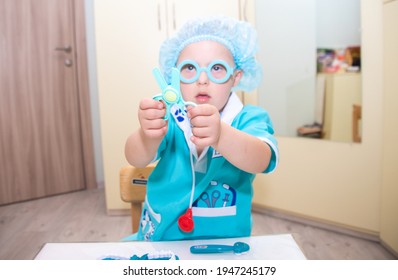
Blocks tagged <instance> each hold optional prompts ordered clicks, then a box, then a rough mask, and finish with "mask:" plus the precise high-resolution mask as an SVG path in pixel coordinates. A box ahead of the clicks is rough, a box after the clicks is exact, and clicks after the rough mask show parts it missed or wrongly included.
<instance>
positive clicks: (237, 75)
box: [233, 70, 243, 87]
mask: <svg viewBox="0 0 398 280" xmlns="http://www.w3.org/2000/svg"><path fill="white" fill-rule="evenodd" d="M242 76H243V71H242V70H236V72H235V74H234V84H233V87H236V86H237V85H238V84H239V82H240V79H241V78H242Z"/></svg>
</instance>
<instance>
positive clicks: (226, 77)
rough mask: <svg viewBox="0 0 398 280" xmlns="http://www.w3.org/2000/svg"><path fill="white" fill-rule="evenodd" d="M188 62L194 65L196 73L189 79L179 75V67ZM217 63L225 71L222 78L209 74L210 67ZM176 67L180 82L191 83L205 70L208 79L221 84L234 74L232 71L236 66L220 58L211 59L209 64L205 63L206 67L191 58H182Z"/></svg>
mask: <svg viewBox="0 0 398 280" xmlns="http://www.w3.org/2000/svg"><path fill="white" fill-rule="evenodd" d="M189 64H190V65H192V66H193V67H195V69H196V75H195V76H194V77H193V78H191V79H186V78H184V77H183V76H182V75H181V69H182V68H183V67H184V66H186V65H189ZM217 64H220V65H221V66H223V67H224V68H225V69H226V71H227V73H226V75H225V77H224V78H222V79H216V78H214V77H213V75H212V74H211V69H212V68H213V66H214V65H217ZM177 69H178V72H179V73H180V80H181V82H183V83H186V84H191V83H193V82H195V81H197V80H198V79H199V76H200V74H201V73H202V72H206V74H207V77H208V78H209V79H210V81H212V82H214V83H216V84H223V83H225V82H226V81H228V79H229V78H230V77H231V76H232V75H233V74H234V71H235V70H236V69H237V68H236V67H231V66H229V64H228V63H227V62H226V61H224V60H221V59H217V60H213V61H212V62H211V63H210V64H209V65H207V67H200V66H199V64H198V63H197V62H196V61H194V60H191V59H186V60H183V61H182V62H181V63H180V64H178V66H177Z"/></svg>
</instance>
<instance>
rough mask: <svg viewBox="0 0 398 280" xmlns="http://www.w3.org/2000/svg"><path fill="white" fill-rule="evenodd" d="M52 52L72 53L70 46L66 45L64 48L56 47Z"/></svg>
mask: <svg viewBox="0 0 398 280" xmlns="http://www.w3.org/2000/svg"><path fill="white" fill-rule="evenodd" d="M54 50H55V51H60V52H66V53H70V52H72V46H70V45H66V46H64V47H56V48H55V49H54Z"/></svg>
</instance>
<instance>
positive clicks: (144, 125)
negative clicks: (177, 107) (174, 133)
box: [138, 99, 167, 138]
mask: <svg viewBox="0 0 398 280" xmlns="http://www.w3.org/2000/svg"><path fill="white" fill-rule="evenodd" d="M165 114H166V107H165V104H164V103H163V102H160V101H157V100H153V99H143V100H141V102H140V107H139V110H138V119H139V121H140V125H141V129H142V132H143V133H144V134H145V136H146V137H149V138H161V137H163V136H164V135H166V133H167V121H166V120H164V119H163V118H164V116H165Z"/></svg>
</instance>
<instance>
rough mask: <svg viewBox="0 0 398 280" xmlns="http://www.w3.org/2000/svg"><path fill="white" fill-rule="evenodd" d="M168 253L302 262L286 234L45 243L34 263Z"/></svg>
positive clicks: (191, 257)
mask: <svg viewBox="0 0 398 280" xmlns="http://www.w3.org/2000/svg"><path fill="white" fill-rule="evenodd" d="M237 241H242V242H246V243H247V244H249V246H250V250H249V251H248V252H246V253H244V254H240V255H236V254H234V253H233V252H228V253H216V254H192V253H191V252H190V247H191V246H193V245H203V244H223V245H233V244H234V243H235V242H237ZM160 251H171V252H173V253H174V254H175V255H177V256H178V257H179V259H181V260H195V259H199V260H212V259H218V260H228V259H232V260H297V259H298V260H303V259H306V257H305V256H304V254H303V252H302V251H301V250H300V248H299V246H298V245H297V243H296V241H295V240H294V238H293V237H292V235H290V234H281V235H265V236H251V237H244V238H228V239H208V240H184V241H162V242H144V241H134V242H84V243H46V244H45V245H44V246H43V248H42V249H41V250H40V252H39V253H38V254H37V256H36V257H35V259H36V260H50V259H52V260H99V259H102V258H104V257H106V256H110V255H111V256H119V257H127V258H129V257H131V256H133V255H137V256H142V255H144V254H147V253H156V252H160Z"/></svg>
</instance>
